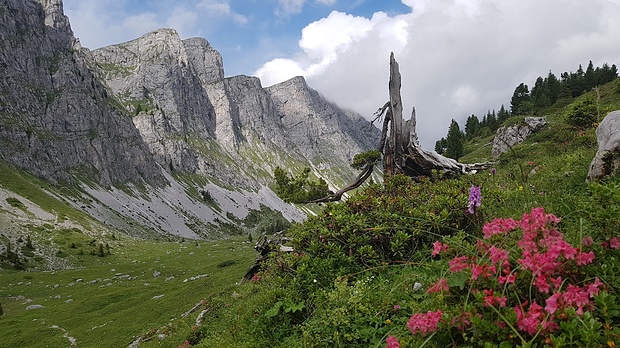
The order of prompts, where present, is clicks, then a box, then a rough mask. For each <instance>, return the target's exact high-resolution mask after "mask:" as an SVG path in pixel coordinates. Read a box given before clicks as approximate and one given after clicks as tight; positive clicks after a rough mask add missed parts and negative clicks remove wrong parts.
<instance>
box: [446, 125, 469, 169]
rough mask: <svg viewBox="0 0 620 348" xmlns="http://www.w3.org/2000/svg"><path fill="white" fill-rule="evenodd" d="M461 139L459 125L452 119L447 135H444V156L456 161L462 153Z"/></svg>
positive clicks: (461, 134)
mask: <svg viewBox="0 0 620 348" xmlns="http://www.w3.org/2000/svg"><path fill="white" fill-rule="evenodd" d="M463 139H464V136H463V133H462V132H461V127H460V126H459V124H458V123H457V122H456V121H455V120H452V122H451V123H450V127H449V128H448V135H447V136H446V152H445V153H444V156H446V157H449V158H453V159H455V160H457V161H458V160H459V157H461V156H462V155H463Z"/></svg>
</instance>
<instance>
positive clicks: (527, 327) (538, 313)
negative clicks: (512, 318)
mask: <svg viewBox="0 0 620 348" xmlns="http://www.w3.org/2000/svg"><path fill="white" fill-rule="evenodd" d="M525 305H526V304H525V303H524V304H523V306H525ZM514 311H515V313H516V314H517V327H518V328H519V330H521V331H525V332H526V333H528V334H530V335H534V334H536V333H537V332H538V329H539V328H540V327H541V326H542V327H543V328H544V327H545V326H546V325H547V323H546V320H545V316H546V315H545V313H544V312H543V308H542V307H541V306H540V305H539V304H538V303H536V302H532V304H531V305H530V308H529V310H528V311H527V312H526V311H524V310H523V307H522V306H515V307H514Z"/></svg>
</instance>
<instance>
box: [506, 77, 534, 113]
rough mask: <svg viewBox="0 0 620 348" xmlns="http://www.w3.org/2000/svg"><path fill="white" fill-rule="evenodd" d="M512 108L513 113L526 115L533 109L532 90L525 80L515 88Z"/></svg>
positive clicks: (511, 103) (511, 102)
mask: <svg viewBox="0 0 620 348" xmlns="http://www.w3.org/2000/svg"><path fill="white" fill-rule="evenodd" d="M510 109H511V112H512V114H513V115H525V114H526V113H528V112H530V111H531V102H530V90H529V88H528V87H527V85H526V84H524V83H523V82H521V84H520V85H518V86H517V88H515V91H514V93H513V94H512V98H511V99H510Z"/></svg>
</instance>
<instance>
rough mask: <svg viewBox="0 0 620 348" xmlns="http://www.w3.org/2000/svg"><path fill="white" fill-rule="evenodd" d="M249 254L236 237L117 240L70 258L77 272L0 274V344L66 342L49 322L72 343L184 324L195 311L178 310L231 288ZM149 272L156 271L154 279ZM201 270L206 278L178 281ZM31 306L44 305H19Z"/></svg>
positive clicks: (122, 340) (122, 342) (124, 339)
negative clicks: (97, 252) (101, 250)
mask: <svg viewBox="0 0 620 348" xmlns="http://www.w3.org/2000/svg"><path fill="white" fill-rule="evenodd" d="M254 256H255V252H254V250H253V249H252V248H251V245H250V244H249V243H248V242H247V241H245V242H244V241H242V240H238V239H231V240H222V241H217V242H201V243H199V244H197V243H194V242H191V243H190V242H187V243H156V242H147V241H133V240H124V241H121V242H120V243H119V245H118V247H116V248H114V249H113V250H112V255H109V256H106V257H103V258H101V257H98V256H91V255H84V256H81V257H79V258H80V259H81V260H80V259H75V260H74V261H75V262H76V263H81V266H82V267H81V268H79V269H75V270H68V271H57V272H13V271H0V272H2V273H0V299H1V303H2V306H3V308H4V312H5V314H4V316H2V317H0V327H2V330H0V342H1V344H0V346H2V347H39V346H49V347H62V346H68V345H69V340H68V339H67V338H64V337H63V332H62V331H61V329H55V328H52V326H54V325H55V326H58V327H60V328H62V329H65V330H66V331H67V333H68V335H69V336H71V337H74V338H75V339H76V340H77V345H78V346H79V347H126V346H128V345H129V344H130V343H131V342H132V341H134V340H135V338H136V337H138V336H141V335H145V336H148V334H149V333H155V332H156V331H157V330H159V329H161V328H164V327H165V326H166V325H167V324H168V323H171V322H172V323H175V325H179V326H180V327H185V328H188V327H190V326H191V325H192V322H191V320H193V317H195V315H194V316H193V317H192V318H191V319H188V321H187V322H185V320H184V319H182V318H181V314H182V313H184V312H185V311H187V310H189V309H190V308H191V307H192V306H193V305H194V304H195V303H197V302H200V301H201V300H202V299H205V298H207V297H208V296H209V295H210V294H212V293H219V292H220V291H222V290H224V289H228V288H231V287H233V288H234V284H235V283H236V282H237V281H238V280H239V279H241V277H242V276H243V274H244V273H245V271H246V270H247V267H248V265H249V264H250V263H251V260H252V259H253V258H254ZM76 258H78V256H76ZM156 271H158V272H161V275H160V276H158V277H154V276H153V274H154V272H156ZM202 274H208V276H207V277H205V278H200V279H197V280H194V281H187V282H184V280H185V279H188V278H190V277H193V276H197V275H202ZM115 275H118V276H115ZM126 275H128V276H129V277H131V278H127V276H126ZM169 277H174V278H171V279H169V280H166V278H169ZM78 279H82V280H81V281H77V280H78ZM161 295H163V296H162V297H159V298H158V297H157V296H161ZM34 304H38V305H42V306H44V307H45V308H40V309H34V310H26V307H27V306H29V305H34ZM162 332H166V330H163V331H160V332H158V333H162ZM155 340H156V341H157V338H155ZM165 342H168V344H167V345H166V344H165ZM177 343H178V344H180V343H182V341H181V342H177V340H176V339H168V340H166V341H164V346H170V347H176V346H177V345H178V344H177Z"/></svg>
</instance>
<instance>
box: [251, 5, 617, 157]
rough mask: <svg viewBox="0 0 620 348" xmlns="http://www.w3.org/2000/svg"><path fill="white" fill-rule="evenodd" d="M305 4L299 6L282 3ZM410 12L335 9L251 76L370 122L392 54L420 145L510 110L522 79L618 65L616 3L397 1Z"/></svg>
mask: <svg viewBox="0 0 620 348" xmlns="http://www.w3.org/2000/svg"><path fill="white" fill-rule="evenodd" d="M288 2H289V3H301V4H302V5H303V1H288ZM402 2H403V4H405V5H407V6H408V7H410V8H411V12H410V13H407V14H402V15H391V14H388V13H384V12H377V13H375V14H374V15H373V16H372V17H371V18H364V17H356V16H353V15H350V14H347V13H344V12H338V11H333V12H331V14H329V16H327V17H325V18H323V19H320V20H318V21H315V22H313V23H310V24H308V25H307V26H306V27H305V28H304V29H303V30H302V33H301V39H300V40H299V50H298V52H297V54H295V55H293V56H291V57H281V58H276V59H273V60H271V61H269V62H266V63H265V64H264V65H263V66H262V67H260V68H259V69H258V70H256V71H255V73H254V74H255V75H256V76H258V77H260V78H261V80H262V81H263V84H264V85H271V84H274V83H278V82H281V81H283V80H286V79H288V78H291V77H294V76H297V75H303V76H305V77H306V79H307V81H308V83H309V84H310V85H311V86H312V87H313V88H315V89H317V90H319V91H320V92H322V93H323V94H324V95H325V96H326V97H327V98H328V99H330V100H332V101H334V102H336V103H338V104H339V105H341V106H343V107H345V108H349V109H352V110H354V111H357V112H359V113H361V114H362V115H364V116H365V117H367V118H369V119H370V118H371V117H372V114H373V112H374V111H375V110H376V109H377V108H379V107H380V106H382V105H383V104H384V103H385V101H387V99H388V95H387V83H388V73H389V67H388V62H389V54H390V52H394V53H395V56H396V59H397V61H398V62H399V64H400V69H401V74H402V96H403V102H404V107H405V112H406V113H410V112H411V108H412V107H413V106H415V108H416V114H417V117H418V120H417V121H418V122H417V127H418V134H419V135H420V140H421V142H422V145H423V146H424V147H426V148H432V147H433V146H434V142H435V141H436V140H437V139H439V138H441V137H442V136H445V134H446V132H447V129H448V126H449V124H450V120H451V119H455V120H457V121H458V122H459V123H460V124H461V126H463V125H464V121H465V119H466V118H467V117H468V116H469V115H471V114H472V113H474V114H476V115H478V116H479V117H482V115H483V114H484V113H486V112H487V110H488V109H493V108H494V109H496V110H497V109H499V107H500V106H501V105H502V104H504V105H505V106H506V107H507V108H509V107H510V105H509V103H510V97H511V96H512V93H513V91H514V88H515V87H516V86H517V85H518V84H519V83H521V82H525V83H526V84H528V85H529V86H530V87H531V86H532V85H533V83H534V81H535V79H536V77H537V76H540V75H543V76H545V75H546V74H547V73H548V72H549V70H552V71H553V72H554V73H555V74H556V76H558V77H559V75H560V73H562V72H564V71H575V70H576V69H577V67H578V64H584V67H585V66H586V65H587V63H588V61H589V60H592V61H593V63H594V65H595V66H600V65H602V64H603V63H609V64H619V63H620V45H618V44H617V42H618V38H619V37H620V21H618V20H617V19H618V18H620V0H613V1H612V0H590V1H587V2H584V1H579V0H519V1H505V0H402Z"/></svg>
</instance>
